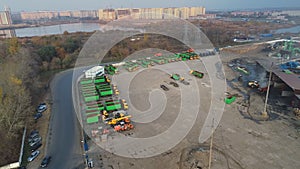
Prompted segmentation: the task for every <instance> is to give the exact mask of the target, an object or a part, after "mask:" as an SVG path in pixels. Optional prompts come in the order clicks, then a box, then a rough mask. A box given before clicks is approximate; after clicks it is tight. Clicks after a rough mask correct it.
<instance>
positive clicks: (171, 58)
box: [123, 52, 199, 72]
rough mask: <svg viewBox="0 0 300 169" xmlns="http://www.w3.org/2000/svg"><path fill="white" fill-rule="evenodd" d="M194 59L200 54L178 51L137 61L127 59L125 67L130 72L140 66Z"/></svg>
mask: <svg viewBox="0 0 300 169" xmlns="http://www.w3.org/2000/svg"><path fill="white" fill-rule="evenodd" d="M194 59H199V55H197V54H196V53H194V52H183V53H177V54H174V55H168V56H155V57H151V58H144V59H139V60H135V61H127V62H125V64H124V65H123V67H124V68H125V69H126V70H128V71H129V72H132V71H135V70H137V69H139V67H140V66H142V67H144V68H148V67H151V66H154V65H155V64H158V65H161V64H166V63H170V62H175V61H181V60H182V61H186V60H194Z"/></svg>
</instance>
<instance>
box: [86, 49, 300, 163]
mask: <svg viewBox="0 0 300 169" xmlns="http://www.w3.org/2000/svg"><path fill="white" fill-rule="evenodd" d="M258 51H259V50H258V49H257V51H254V52H253V51H250V52H249V51H247V52H248V53H239V54H234V53H228V52H227V53H223V55H222V58H221V59H222V61H223V63H224V64H223V65H225V66H224V69H225V72H226V78H227V79H234V78H235V77H236V76H237V74H236V72H234V71H232V70H231V69H230V68H229V67H228V66H226V64H227V63H228V62H229V61H230V60H232V59H234V58H239V57H243V56H244V57H248V58H257V57H260V56H263V55H260V56H259V55H257V52H258ZM195 62H197V61H195ZM176 64H177V63H175V64H173V63H172V64H167V65H168V66H167V65H166V66H167V67H166V69H168V70H172V69H173V70H174V69H176V68H177V66H176ZM198 64H199V63H198ZM197 69H198V70H200V71H203V72H205V70H204V69H203V67H202V66H200V67H197ZM180 71H181V70H179V69H176V72H180ZM176 72H170V73H176ZM133 73H134V72H133ZM124 74H132V73H124ZM181 74H182V75H183V76H184V77H185V78H186V80H187V81H189V82H192V81H193V80H191V79H192V78H191V76H190V75H188V74H184V72H181ZM122 78H128V76H124V77H122V76H121V74H120V81H118V80H117V79H114V80H113V83H116V84H117V85H118V88H119V90H120V96H121V97H124V98H125V99H126V100H127V101H128V99H130V102H131V103H133V105H129V107H130V109H129V112H130V111H131V112H130V113H131V114H134V111H138V110H140V111H145V110H157V111H161V109H162V110H163V112H162V114H155V113H157V112H155V111H152V112H153V113H154V114H155V115H159V116H158V117H159V118H153V121H152V122H151V123H149V124H143V123H135V126H136V128H135V129H134V130H132V131H131V134H132V135H131V136H132V137H137V138H145V137H150V136H154V135H156V134H158V133H161V132H163V131H165V130H166V129H168V128H169V127H170V126H171V125H172V123H173V121H174V120H175V119H176V117H177V116H178V111H176V109H177V108H178V106H179V105H178V104H179V103H180V100H178V96H179V95H180V93H179V91H180V90H179V89H177V88H175V87H173V86H170V85H168V84H167V83H166V82H169V81H170V78H169V76H168V75H167V74H166V73H165V72H163V71H161V70H158V69H147V70H143V71H140V72H139V73H138V74H137V75H136V76H135V78H134V79H133V80H132V82H131V84H130V85H129V86H130V87H129V89H128V88H125V86H126V84H122V83H121V82H122ZM145 82H146V83H145ZM196 83H197V84H198V89H199V92H200V97H201V101H200V108H199V111H200V113H199V114H198V116H197V118H196V123H195V125H194V126H193V128H192V129H191V130H190V132H189V133H188V134H187V136H186V137H185V138H184V139H183V140H182V141H181V142H180V143H179V144H177V145H176V146H175V147H173V148H172V149H170V150H168V151H166V152H164V153H162V154H160V155H157V156H155V157H149V158H125V157H121V156H118V155H115V154H112V153H109V152H107V151H104V150H103V149H99V147H98V146H96V145H95V144H93V145H91V150H90V151H89V153H90V157H91V158H92V159H93V160H94V162H95V168H105V169H110V168H111V169H124V168H132V169H134V168H137V169H153V168H157V169H165V168H172V169H176V168H177V169H200V168H202V169H205V168H208V158H209V149H208V147H209V146H208V145H209V140H208V141H207V142H206V143H204V144H199V143H198V137H199V134H200V130H201V127H202V125H203V123H204V120H205V118H206V115H207V112H208V109H209V106H210V97H209V96H210V94H209V93H210V87H209V85H210V84H209V79H208V77H207V76H205V78H203V79H196ZM140 84H143V86H141V85H140ZM160 84H164V85H166V86H167V87H168V88H169V89H170V90H169V91H163V90H162V89H160V87H159V86H160ZM203 84H205V85H203ZM179 85H180V87H182V88H188V89H189V90H192V91H195V86H194V85H193V84H191V85H189V86H185V85H183V84H181V83H179ZM247 90H248V89H245V88H244V86H242V84H240V83H235V88H232V86H231V87H230V86H228V91H229V92H230V93H232V94H239V95H243V94H241V92H247ZM126 91H130V93H126ZM150 91H152V92H150ZM126 96H127V97H126ZM128 96H129V97H128ZM158 97H162V98H164V97H165V98H164V99H166V100H167V103H166V106H165V107H159V106H160V104H159V103H160V102H161V101H162V100H160V98H158ZM253 97H255V98H256V100H257V101H256V102H255V104H252V108H253V107H256V109H260V108H262V107H263V100H264V99H263V98H264V96H262V95H255V96H253ZM164 99H163V100H164ZM252 99H253V98H252ZM243 100H244V98H243V97H238V98H237V100H236V101H235V102H234V103H233V104H231V105H226V107H225V111H224V114H223V117H222V120H221V122H220V124H219V126H218V128H217V130H216V131H215V133H214V142H213V145H214V146H213V152H212V154H213V156H212V168H218V169H220V168H224V169H225V168H232V169H240V168H247V169H253V168H272V169H273V168H278V169H279V168H286V169H294V168H299V167H300V162H299V158H300V153H299V152H300V151H299V150H300V142H299V140H298V138H299V136H300V135H299V132H297V129H296V128H295V125H294V124H292V122H291V121H290V119H285V118H277V119H274V120H268V121H257V120H253V119H249V118H247V117H245V116H244V115H243V114H242V113H241V112H240V111H239V109H240V105H241V103H243ZM260 100H261V101H260ZM128 102H129V101H128ZM133 106H134V107H133ZM150 112H151V111H150ZM250 113H251V112H250ZM133 117H134V116H133ZM148 117H149V116H148ZM150 117H151V116H150ZM175 134H176V133H175ZM91 144H92V142H91ZM162 144H167V143H162ZM125 146H126V145H125ZM136 146H137V147H139V146H141V145H136ZM125 149H126V147H125Z"/></svg>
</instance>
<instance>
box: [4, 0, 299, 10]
mask: <svg viewBox="0 0 300 169" xmlns="http://www.w3.org/2000/svg"><path fill="white" fill-rule="evenodd" d="M5 5H7V6H9V7H10V8H11V10H12V11H37V10H80V9H99V8H108V7H111V8H120V7H138V8H145V7H180V6H204V7H206V8H207V9H208V10H211V9H249V8H268V7H270V8H271V7H300V0H0V9H1V8H2V9H3V8H4V6H5Z"/></svg>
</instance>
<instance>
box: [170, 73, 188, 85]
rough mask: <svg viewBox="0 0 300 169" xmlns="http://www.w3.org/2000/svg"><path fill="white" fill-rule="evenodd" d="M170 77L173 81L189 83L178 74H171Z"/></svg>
mask: <svg viewBox="0 0 300 169" xmlns="http://www.w3.org/2000/svg"><path fill="white" fill-rule="evenodd" d="M170 77H171V79H173V80H175V81H179V82H181V83H183V84H184V85H189V84H190V83H189V82H187V81H185V80H184V78H183V77H180V75H179V74H172V75H171V76H170Z"/></svg>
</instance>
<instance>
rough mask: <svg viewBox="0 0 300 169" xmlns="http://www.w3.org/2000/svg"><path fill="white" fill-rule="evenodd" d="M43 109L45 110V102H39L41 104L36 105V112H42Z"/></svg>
mask: <svg viewBox="0 0 300 169" xmlns="http://www.w3.org/2000/svg"><path fill="white" fill-rule="evenodd" d="M45 110H47V105H46V103H41V104H40V105H39V106H38V107H37V112H38V113H42V112H44V111H45Z"/></svg>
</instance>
